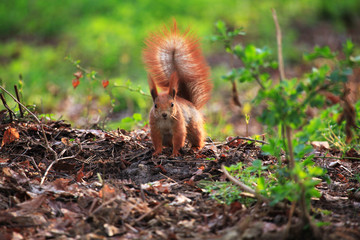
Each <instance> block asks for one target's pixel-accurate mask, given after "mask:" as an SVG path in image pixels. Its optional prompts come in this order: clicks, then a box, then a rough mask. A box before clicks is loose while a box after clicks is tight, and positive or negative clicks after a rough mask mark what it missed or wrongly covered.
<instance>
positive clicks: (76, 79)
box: [72, 78, 80, 88]
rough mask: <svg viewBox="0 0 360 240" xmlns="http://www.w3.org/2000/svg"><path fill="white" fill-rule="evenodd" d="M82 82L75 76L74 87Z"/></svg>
mask: <svg viewBox="0 0 360 240" xmlns="http://www.w3.org/2000/svg"><path fill="white" fill-rule="evenodd" d="M79 84H80V81H79V79H78V78H75V79H73V80H72V85H73V87H74V88H76V87H77V86H78V85H79Z"/></svg>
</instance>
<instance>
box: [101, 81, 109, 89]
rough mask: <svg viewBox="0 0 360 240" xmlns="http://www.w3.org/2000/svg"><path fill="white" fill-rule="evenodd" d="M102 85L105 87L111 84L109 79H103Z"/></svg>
mask: <svg viewBox="0 0 360 240" xmlns="http://www.w3.org/2000/svg"><path fill="white" fill-rule="evenodd" d="M102 85H103V87H104V88H106V87H107V86H108V85H109V80H107V79H105V80H102Z"/></svg>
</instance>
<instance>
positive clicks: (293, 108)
mask: <svg viewBox="0 0 360 240" xmlns="http://www.w3.org/2000/svg"><path fill="white" fill-rule="evenodd" d="M274 21H275V24H276V26H277V39H278V50H279V51H278V55H279V56H278V57H279V64H277V63H276V62H274V61H273V60H271V51H270V50H269V49H267V48H256V47H255V46H253V45H248V46H245V47H244V46H242V45H240V44H237V45H235V46H233V40H234V37H235V36H236V35H239V34H241V35H243V32H242V31H241V30H232V31H228V30H227V28H226V27H225V25H224V23H222V22H218V23H217V24H216V27H217V32H218V35H216V36H215V37H213V39H214V40H217V41H221V42H222V43H223V45H224V46H225V49H226V51H227V52H228V53H231V54H233V55H234V56H235V57H236V58H237V59H239V60H240V61H241V62H242V65H243V67H240V68H237V69H233V70H232V71H231V72H230V74H228V75H227V76H225V79H229V80H231V81H240V82H245V81H249V82H257V83H258V85H259V86H260V90H259V91H258V94H257V95H256V97H255V98H254V103H255V105H258V106H259V105H260V104H265V105H266V108H265V109H264V110H263V111H262V114H261V116H260V117H259V118H258V119H259V121H260V122H262V123H263V124H265V125H266V126H267V127H268V130H269V132H270V133H271V139H270V141H269V142H270V144H269V145H264V146H263V147H262V150H263V151H264V152H266V153H268V154H271V155H274V156H276V157H277V159H278V166H277V167H276V168H275V169H274V170H275V176H276V179H277V180H276V181H271V178H269V176H263V173H262V170H263V169H261V168H260V166H261V164H260V165H259V166H257V165H256V164H258V162H257V163H256V164H255V167H256V166H257V171H258V172H257V177H256V179H253V178H249V176H248V172H247V171H242V172H241V174H240V175H238V174H235V173H234V172H232V171H231V168H232V167H230V168H228V169H229V172H230V173H232V175H233V176H236V177H238V179H240V180H242V181H243V182H244V183H245V184H247V185H248V186H251V183H249V182H248V181H247V180H248V179H252V183H254V182H256V183H257V187H256V189H257V190H256V191H257V192H258V193H260V194H261V195H263V196H265V197H266V198H267V199H269V200H270V203H271V204H276V203H279V202H280V201H282V200H284V199H287V200H289V201H291V202H292V203H293V204H295V203H298V204H299V207H300V211H301V213H302V220H303V223H304V224H307V223H310V217H309V207H310V199H311V197H319V192H318V191H317V190H316V189H315V185H316V184H317V183H318V181H314V180H313V177H324V174H325V171H324V170H323V169H321V168H320V167H316V166H314V162H313V160H312V159H313V155H309V153H310V151H311V147H310V146H308V145H306V142H307V141H308V140H309V137H310V136H309V135H308V134H307V133H306V132H304V131H303V132H302V135H301V137H296V136H294V135H293V132H294V131H295V130H296V131H299V130H301V128H302V127H304V126H306V125H307V121H308V119H307V115H306V110H307V109H308V108H309V107H316V108H322V107H324V104H325V101H326V98H325V96H324V94H322V93H324V92H329V93H331V94H333V95H334V96H338V97H339V99H341V101H342V102H343V105H344V106H345V107H344V109H342V110H341V111H342V113H341V115H342V118H341V121H340V120H338V124H339V125H341V124H342V122H345V123H344V125H345V134H346V139H347V142H349V140H351V139H352V136H353V132H354V131H356V128H355V126H356V123H355V116H354V115H355V113H354V111H352V109H353V107H352V106H351V104H350V103H349V101H348V100H347V94H348V92H347V90H346V88H345V87H344V86H345V83H346V82H347V80H348V76H349V75H351V74H352V68H353V67H355V66H356V65H357V64H358V63H359V62H360V57H359V56H354V53H355V48H354V45H353V43H352V42H351V41H347V42H346V43H345V44H344V45H343V51H342V52H343V54H344V56H345V58H344V59H341V58H340V57H338V54H337V53H334V52H332V51H331V50H330V48H329V47H322V48H321V47H315V49H314V52H313V53H310V54H306V55H305V58H306V60H314V59H316V58H325V59H327V60H331V61H333V64H331V65H329V64H324V65H322V66H320V67H318V68H315V67H314V68H313V69H312V71H311V72H310V73H308V74H305V76H304V77H303V78H300V79H297V78H294V79H286V76H285V71H284V68H283V62H282V50H281V34H280V27H279V26H278V23H277V18H276V14H275V13H274ZM277 65H279V72H280V81H279V82H277V83H276V82H275V81H274V80H273V79H271V78H270V74H269V73H267V72H266V70H267V69H268V68H269V67H272V68H275V67H276V66H277ZM346 109H350V110H346ZM275 129H278V130H277V131H276V130H275ZM281 150H284V151H285V158H286V160H287V163H288V165H287V166H286V167H284V166H283V164H282V158H281ZM252 168H254V165H253V166H252ZM270 176H271V175H270ZM266 177H267V178H266Z"/></svg>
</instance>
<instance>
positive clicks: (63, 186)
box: [0, 121, 360, 239]
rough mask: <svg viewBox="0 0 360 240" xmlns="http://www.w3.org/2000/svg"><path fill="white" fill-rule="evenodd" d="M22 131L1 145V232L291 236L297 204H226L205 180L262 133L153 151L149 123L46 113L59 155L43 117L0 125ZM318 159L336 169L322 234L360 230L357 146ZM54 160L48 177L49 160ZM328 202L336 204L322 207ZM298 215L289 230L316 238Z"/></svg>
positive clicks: (316, 209) (325, 193)
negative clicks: (77, 119) (106, 126)
mask: <svg viewBox="0 0 360 240" xmlns="http://www.w3.org/2000/svg"><path fill="white" fill-rule="evenodd" d="M9 128H13V129H16V131H17V132H18V133H19V138H18V139H17V140H15V141H9V142H6V144H5V145H4V146H2V148H1V150H0V238H1V239H30V238H33V239H44V238H56V239H58V238H59V239H65V238H66V239H75V238H81V239H83V238H84V239H104V238H119V239H283V238H284V236H285V235H284V231H285V228H286V225H287V223H288V214H289V209H288V208H286V209H277V208H274V207H269V206H266V205H264V204H260V203H254V204H250V205H248V206H245V205H243V204H241V203H239V202H234V203H233V204H231V205H224V204H220V203H219V202H217V201H215V200H213V199H212V198H211V197H210V196H209V194H208V193H205V192H204V191H203V190H202V189H201V188H200V187H199V184H198V183H199V181H200V180H209V181H218V180H225V178H224V176H223V174H222V172H221V165H222V164H225V165H230V164H234V163H237V162H239V161H240V162H243V163H245V164H247V165H248V164H250V163H251V162H252V161H253V160H256V159H261V160H263V164H264V165H268V164H274V162H273V161H274V160H273V159H272V158H271V157H269V156H264V155H263V154H262V153H261V151H260V148H259V144H258V143H254V142H249V141H245V140H241V139H235V140H234V139H233V140H230V139H229V141H228V142H225V143H213V142H208V143H207V144H206V146H205V148H204V149H203V150H202V151H201V152H198V153H194V152H193V151H192V150H190V149H189V148H187V147H185V148H184V149H183V150H182V155H181V157H177V158H169V156H170V153H171V151H170V149H166V150H164V154H163V155H161V156H160V157H158V158H153V157H152V152H153V150H152V144H151V141H150V138H149V132H148V130H147V129H142V130H137V131H133V132H126V131H122V130H119V131H114V132H104V131H101V130H82V129H73V128H71V126H70V125H69V124H67V123H65V122H62V121H58V122H47V123H46V124H45V125H44V129H45V132H46V135H47V138H48V139H49V143H50V145H51V147H52V148H53V149H54V150H55V151H56V152H57V154H58V157H59V158H61V159H62V160H61V161H58V162H57V163H55V164H54V165H52V167H51V168H49V166H50V164H51V163H52V162H53V160H54V157H53V155H52V153H51V152H49V151H48V150H47V148H46V147H45V142H44V139H43V137H42V133H41V131H40V127H39V125H37V124H35V123H33V122H31V121H27V122H13V123H10V124H1V125H0V129H1V131H0V137H1V139H4V135H5V131H6V129H9ZM314 151H315V153H316V154H317V156H319V157H318V158H316V164H318V165H320V166H322V167H324V168H326V169H328V175H329V177H330V178H331V179H332V183H331V184H327V183H326V182H322V183H321V184H319V186H318V189H319V191H321V193H322V197H321V198H320V199H314V200H313V202H312V205H313V208H312V211H311V214H312V216H313V217H314V219H315V220H316V222H326V223H327V226H322V227H320V230H321V235H322V238H324V239H359V238H360V223H359V222H360V197H359V192H357V190H358V189H359V188H360V185H359V182H357V181H356V180H355V175H356V174H359V169H360V164H359V160H356V158H358V157H360V156H359V154H358V153H357V152H356V151H355V152H354V151H352V152H349V154H350V155H351V154H352V155H351V157H350V156H348V159H347V158H345V159H337V157H338V156H339V155H340V154H339V153H336V152H335V151H332V152H330V153H329V151H327V152H328V153H327V154H328V155H327V156H328V157H333V158H323V157H324V155H325V152H324V151H322V150H314ZM48 168H49V171H48V174H47V175H46V179H44V180H45V181H44V184H42V185H41V184H40V182H41V181H42V180H43V178H44V175H45V172H46V170H47V169H48ZM324 210H328V211H324ZM298 222H299V219H298V216H296V215H295V216H294V218H293V219H292V228H291V231H290V233H289V237H288V238H289V239H304V237H307V239H311V238H312V237H313V236H312V235H311V233H307V232H306V231H303V229H298V228H297V227H296V226H297V223H298Z"/></svg>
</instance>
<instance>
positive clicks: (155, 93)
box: [148, 74, 158, 101]
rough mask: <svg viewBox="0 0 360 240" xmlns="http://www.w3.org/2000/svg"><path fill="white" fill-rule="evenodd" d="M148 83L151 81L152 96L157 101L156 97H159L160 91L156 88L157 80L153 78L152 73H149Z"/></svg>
mask: <svg viewBox="0 0 360 240" xmlns="http://www.w3.org/2000/svg"><path fill="white" fill-rule="evenodd" d="M148 83H149V88H150V93H151V97H152V99H153V101H155V98H157V96H158V92H157V89H156V85H155V82H154V80H153V79H152V77H151V76H150V74H149V75H148Z"/></svg>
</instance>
